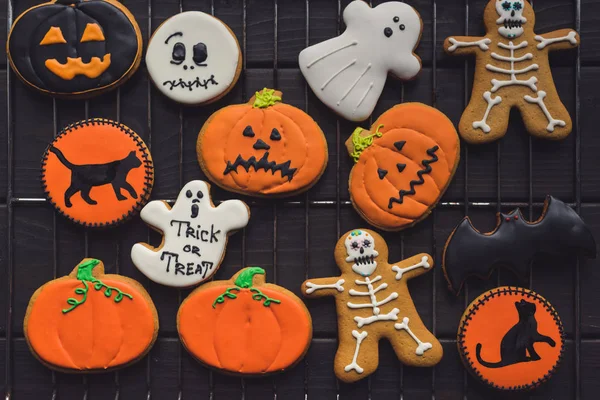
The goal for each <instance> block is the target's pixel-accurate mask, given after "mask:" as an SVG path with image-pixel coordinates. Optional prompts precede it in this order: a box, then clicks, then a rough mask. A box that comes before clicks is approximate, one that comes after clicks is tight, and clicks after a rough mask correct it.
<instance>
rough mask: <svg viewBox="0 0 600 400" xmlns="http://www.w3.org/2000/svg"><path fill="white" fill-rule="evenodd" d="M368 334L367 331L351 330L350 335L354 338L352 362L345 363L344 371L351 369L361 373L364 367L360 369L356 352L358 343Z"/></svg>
mask: <svg viewBox="0 0 600 400" xmlns="http://www.w3.org/2000/svg"><path fill="white" fill-rule="evenodd" d="M368 335H369V333H368V332H367V331H362V332H359V331H357V330H353V331H352V336H353V337H354V338H355V339H356V349H355V350H354V356H353V357H352V362H351V363H350V364H348V365H346V367H344V371H346V372H350V371H352V370H355V371H356V372H357V373H359V374H362V373H363V371H364V369H362V368H361V366H360V365H358V363H357V362H356V360H357V358H358V352H359V351H360V344H361V343H362V341H363V340H365V338H366V337H367V336H368Z"/></svg>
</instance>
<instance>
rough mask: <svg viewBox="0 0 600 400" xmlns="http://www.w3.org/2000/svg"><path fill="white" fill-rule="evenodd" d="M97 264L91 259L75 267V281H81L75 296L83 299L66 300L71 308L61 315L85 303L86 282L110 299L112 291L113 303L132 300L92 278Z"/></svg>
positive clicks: (129, 296) (97, 262) (87, 286)
mask: <svg viewBox="0 0 600 400" xmlns="http://www.w3.org/2000/svg"><path fill="white" fill-rule="evenodd" d="M99 263H100V261H98V260H95V259H91V260H88V261H85V262H82V263H81V264H79V265H78V266H77V279H79V280H80V281H81V283H82V284H83V288H77V289H75V294H77V295H80V296H83V297H82V298H81V299H80V300H77V299H74V298H72V297H70V298H68V299H67V304H68V305H70V306H71V307H69V308H66V309H64V310H62V312H63V314H66V313H68V312H70V311H73V310H74V309H76V308H77V307H79V306H80V305H82V304H83V303H85V301H86V300H87V294H88V290H89V289H90V287H89V284H88V282H90V283H92V284H93V285H92V287H93V288H94V290H97V291H99V290H103V289H104V295H105V296H106V297H109V298H110V296H111V295H112V293H113V291H115V292H117V295H116V296H115V298H114V302H115V303H119V302H121V300H123V297H127V298H129V299H131V300H133V296H132V295H130V294H127V293H124V292H122V291H121V290H119V289H117V288H116V287H112V286H108V285H106V284H105V283H104V282H102V281H101V280H99V279H96V278H94V276H93V275H92V270H93V269H94V267H95V266H96V265H98V264H99Z"/></svg>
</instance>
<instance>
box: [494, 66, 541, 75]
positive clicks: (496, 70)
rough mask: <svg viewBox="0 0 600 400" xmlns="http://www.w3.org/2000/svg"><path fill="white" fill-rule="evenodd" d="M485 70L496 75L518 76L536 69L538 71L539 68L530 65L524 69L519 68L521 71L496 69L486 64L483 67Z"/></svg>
mask: <svg viewBox="0 0 600 400" xmlns="http://www.w3.org/2000/svg"><path fill="white" fill-rule="evenodd" d="M485 68H486V69H487V70H488V71H492V72H498V73H501V74H506V75H519V74H525V73H527V72H530V71H537V70H538V69H540V66H539V65H537V64H531V65H529V66H527V67H525V68H521V69H505V68H499V67H496V66H494V65H491V64H487V65H486V66H485Z"/></svg>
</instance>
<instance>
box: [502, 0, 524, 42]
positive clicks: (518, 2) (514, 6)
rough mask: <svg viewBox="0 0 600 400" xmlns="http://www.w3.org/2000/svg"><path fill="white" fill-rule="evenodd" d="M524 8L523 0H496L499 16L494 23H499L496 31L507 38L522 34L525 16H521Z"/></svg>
mask: <svg viewBox="0 0 600 400" xmlns="http://www.w3.org/2000/svg"><path fill="white" fill-rule="evenodd" d="M524 9H525V1H524V0H496V12H498V15H499V16H500V18H498V19H497V20H496V24H498V25H500V27H499V28H498V32H499V33H500V34H501V35H502V36H504V37H505V38H507V39H514V38H517V37H519V36H521V35H522V34H523V25H524V24H525V23H527V18H525V17H524V16H523V10H524Z"/></svg>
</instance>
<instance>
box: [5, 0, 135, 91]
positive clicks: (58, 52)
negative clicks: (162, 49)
mask: <svg viewBox="0 0 600 400" xmlns="http://www.w3.org/2000/svg"><path fill="white" fill-rule="evenodd" d="M6 48H7V54H8V59H9V61H10V65H11V67H12V69H13V70H14V71H15V73H16V74H17V76H18V77H19V78H20V79H21V80H22V81H23V82H25V83H26V84H27V85H29V86H31V87H33V88H35V89H37V90H39V91H42V92H44V93H47V94H51V95H57V96H61V97H91V96H93V95H97V94H100V93H103V92H105V91H107V90H110V89H114V88H115V87H117V86H118V85H120V84H122V83H123V82H125V81H126V80H127V79H128V78H129V77H130V76H131V75H132V74H133V73H134V72H135V71H136V70H137V68H138V66H139V64H140V61H141V55H142V35H141V31H140V28H139V26H138V24H137V22H136V21H135V18H134V17H133V15H132V14H131V12H129V10H128V9H127V8H126V7H125V6H123V5H122V4H121V3H119V2H118V1H115V0H54V1H51V2H49V3H43V4H40V5H37V6H34V7H31V8H29V9H28V10H26V11H25V12H24V13H23V14H21V15H19V16H18V17H17V19H16V20H15V22H14V24H13V26H12V29H11V31H10V33H9V36H8V41H7V46H6Z"/></svg>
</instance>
